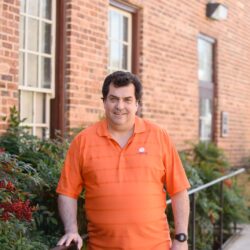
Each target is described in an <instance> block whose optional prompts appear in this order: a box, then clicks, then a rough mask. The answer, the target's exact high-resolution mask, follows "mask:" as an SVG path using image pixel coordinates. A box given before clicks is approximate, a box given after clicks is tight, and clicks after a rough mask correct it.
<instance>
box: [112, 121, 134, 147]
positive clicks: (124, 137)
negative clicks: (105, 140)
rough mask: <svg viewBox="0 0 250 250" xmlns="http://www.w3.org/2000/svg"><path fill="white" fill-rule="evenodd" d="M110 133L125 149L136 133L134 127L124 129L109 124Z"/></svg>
mask: <svg viewBox="0 0 250 250" xmlns="http://www.w3.org/2000/svg"><path fill="white" fill-rule="evenodd" d="M108 131H109V133H110V135H111V137H112V138H113V139H114V140H115V141H116V142H117V143H118V144H119V145H120V146H121V147H122V148H123V147H124V146H125V145H126V144H127V142H128V140H129V139H130V137H131V136H132V135H133V133H134V125H132V126H130V127H122V126H112V125H111V124H108Z"/></svg>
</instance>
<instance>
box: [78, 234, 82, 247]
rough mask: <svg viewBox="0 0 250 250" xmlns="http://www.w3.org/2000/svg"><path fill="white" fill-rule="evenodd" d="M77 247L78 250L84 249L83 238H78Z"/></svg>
mask: <svg viewBox="0 0 250 250" xmlns="http://www.w3.org/2000/svg"><path fill="white" fill-rule="evenodd" d="M77 247H78V249H81V248H82V237H78V239H77Z"/></svg>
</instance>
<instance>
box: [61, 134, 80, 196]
mask: <svg viewBox="0 0 250 250" xmlns="http://www.w3.org/2000/svg"><path fill="white" fill-rule="evenodd" d="M81 157H82V154H81V143H80V138H79V136H78V137H76V138H75V139H74V140H73V141H72V143H71V144H70V147H69V150H68V152H67V154H66V158H65V161H64V166H63V169H62V172H61V177H60V179H59V183H58V186H57V189H56V192H57V193H59V194H63V195H66V196H69V197H71V198H75V199H77V198H78V196H79V195H80V193H81V192H82V189H83V186H84V181H83V177H82V165H83V162H82V159H81Z"/></svg>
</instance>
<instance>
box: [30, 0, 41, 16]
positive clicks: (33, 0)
mask: <svg viewBox="0 0 250 250" xmlns="http://www.w3.org/2000/svg"><path fill="white" fill-rule="evenodd" d="M38 4H39V0H28V14H30V15H33V16H39V6H38Z"/></svg>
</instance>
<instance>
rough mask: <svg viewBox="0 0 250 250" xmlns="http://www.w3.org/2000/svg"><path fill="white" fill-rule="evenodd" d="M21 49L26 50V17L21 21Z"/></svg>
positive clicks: (22, 17)
mask: <svg viewBox="0 0 250 250" xmlns="http://www.w3.org/2000/svg"><path fill="white" fill-rule="evenodd" d="M20 48H21V49H24V48H25V17H24V16H21V19H20Z"/></svg>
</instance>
